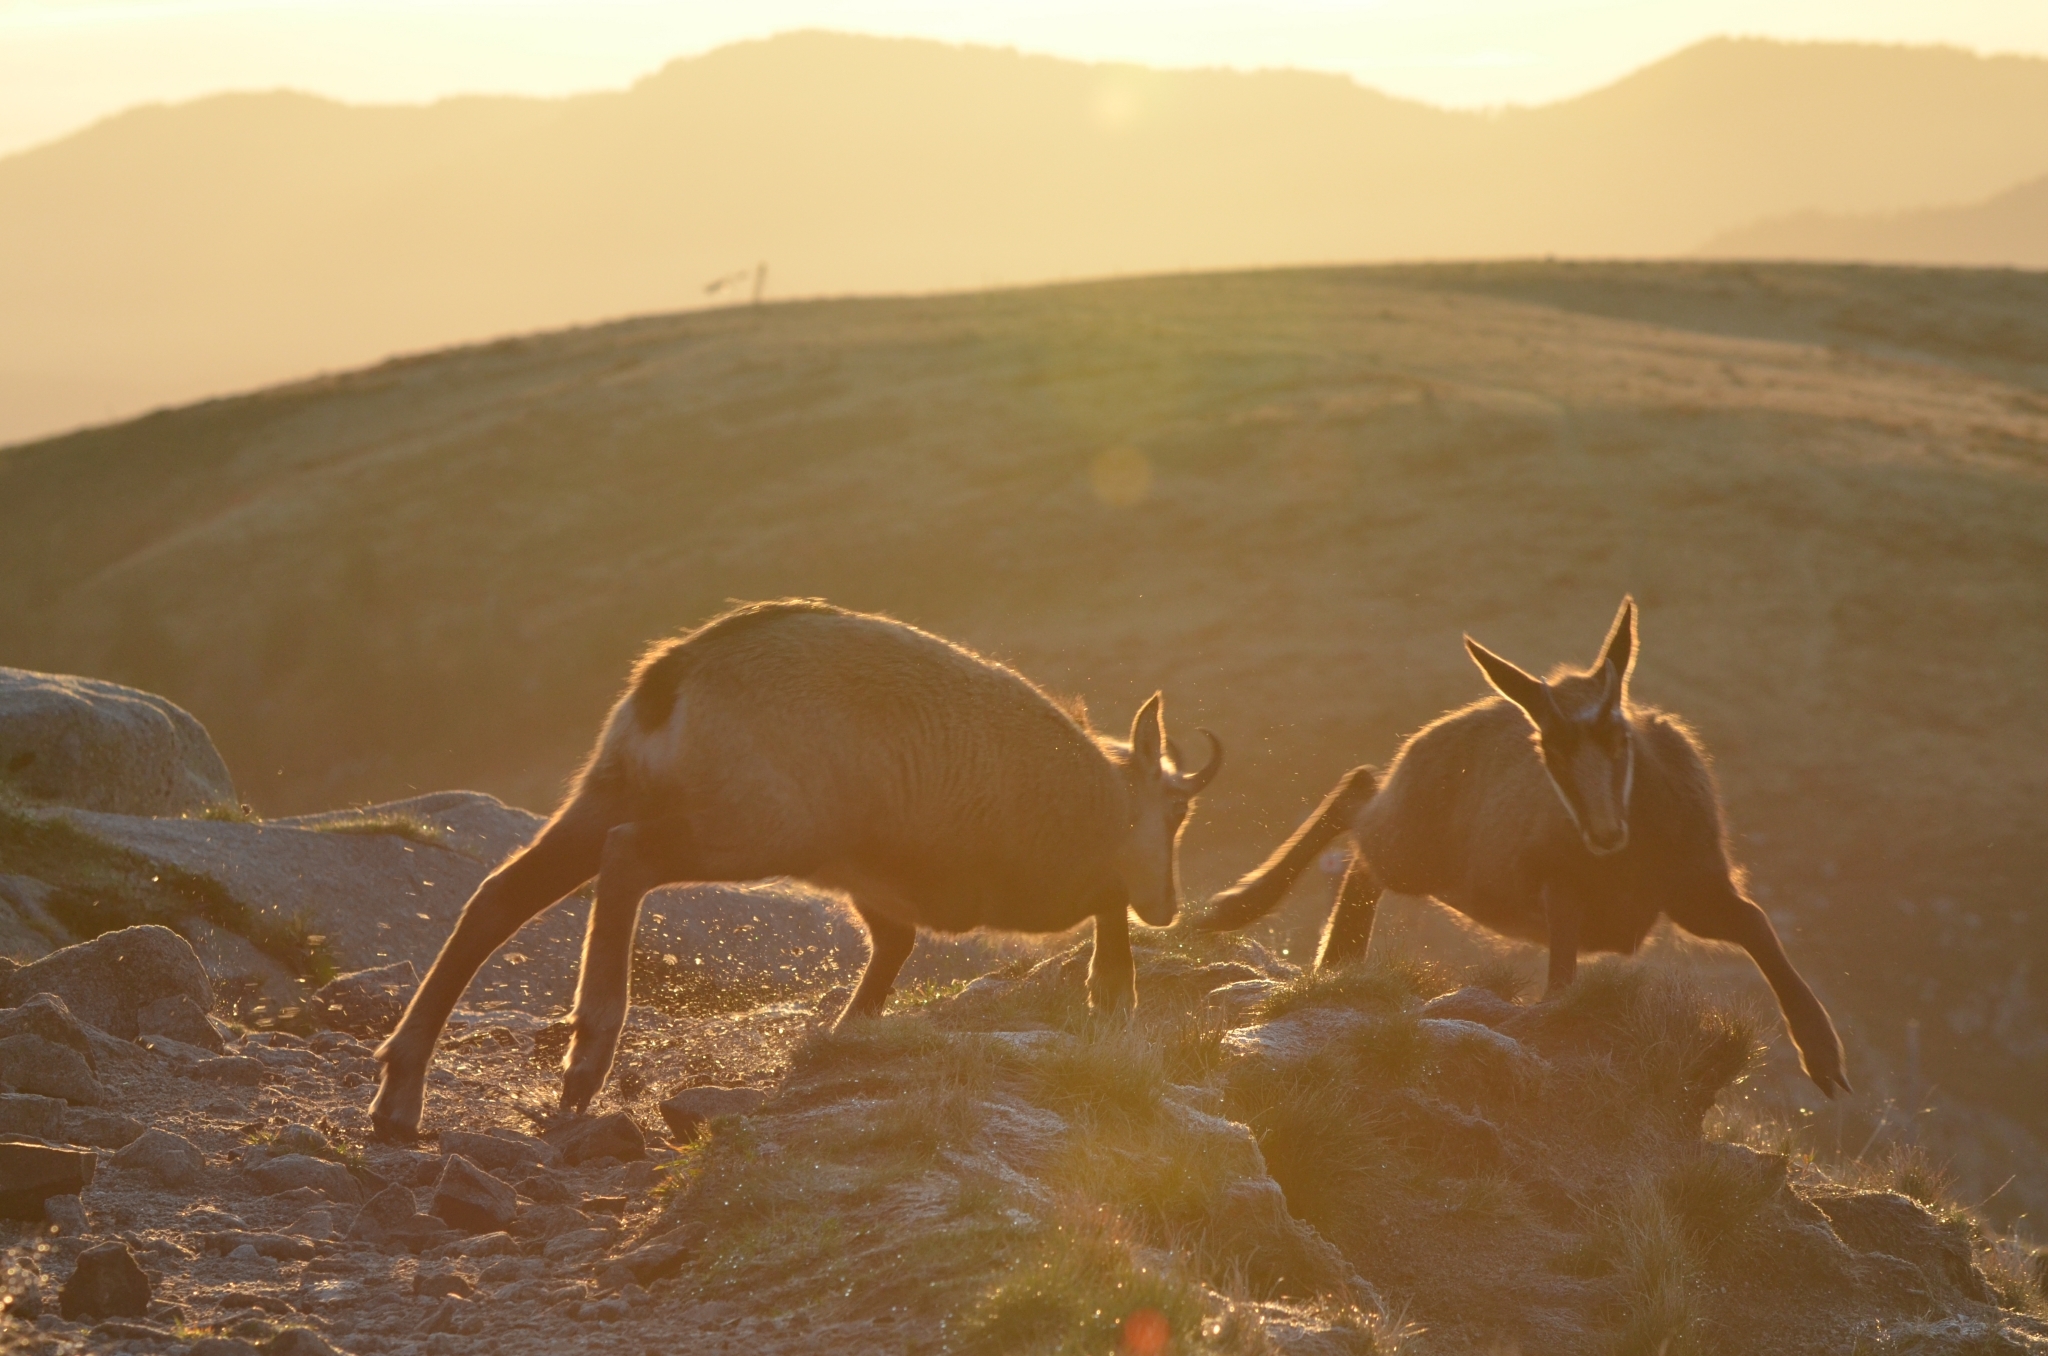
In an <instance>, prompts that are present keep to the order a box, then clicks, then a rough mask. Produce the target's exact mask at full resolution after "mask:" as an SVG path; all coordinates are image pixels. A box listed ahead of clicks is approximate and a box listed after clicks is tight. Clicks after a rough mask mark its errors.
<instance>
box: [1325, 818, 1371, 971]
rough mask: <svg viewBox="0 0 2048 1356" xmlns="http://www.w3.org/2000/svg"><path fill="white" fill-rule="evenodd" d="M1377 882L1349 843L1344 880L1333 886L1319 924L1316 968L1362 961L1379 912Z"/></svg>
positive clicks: (1327, 968)
mask: <svg viewBox="0 0 2048 1356" xmlns="http://www.w3.org/2000/svg"><path fill="white" fill-rule="evenodd" d="M1381 888H1382V887H1381V885H1380V881H1379V877H1377V876H1375V875H1373V873H1372V868H1371V867H1370V866H1367V865H1366V863H1365V858H1364V856H1363V855H1362V854H1360V852H1359V851H1358V847H1357V845H1356V844H1353V845H1352V849H1351V859H1350V861H1348V862H1346V863H1345V865H1344V879H1343V881H1342V882H1340V883H1339V884H1338V886H1337V903H1336V905H1335V906H1334V907H1333V908H1331V910H1330V919H1329V921H1328V922H1327V923H1325V924H1323V940H1322V944H1321V945H1320V946H1318V947H1317V948H1316V969H1318V970H1330V969H1335V968H1336V967H1337V966H1339V965H1347V964H1349V963H1350V962H1352V961H1355V960H1364V959H1365V953H1366V951H1367V950H1368V949H1369V948H1370V947H1371V946H1372V924H1373V919H1374V917H1375V916H1376V915H1377V914H1378V913H1379V907H1380V891H1381Z"/></svg>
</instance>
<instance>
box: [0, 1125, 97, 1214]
mask: <svg viewBox="0 0 2048 1356" xmlns="http://www.w3.org/2000/svg"><path fill="white" fill-rule="evenodd" d="M98 1161H99V1160H98V1159H97V1158H96V1157H95V1156H94V1154H93V1153H92V1151H91V1150H89V1149H73V1148H69V1147H66V1146H64V1145H59V1144H45V1143H42V1142H40V1141H30V1140H0V1218H4V1219H22V1220H41V1219H46V1218H48V1211H47V1208H46V1202H48V1201H49V1199H50V1198H51V1197H53V1196H76V1195H77V1194H78V1193H79V1192H81V1191H83V1190H85V1188H86V1187H87V1186H88V1185H90V1184H91V1182H92V1174H93V1169H94V1168H95V1167H96V1166H97V1165H98Z"/></svg>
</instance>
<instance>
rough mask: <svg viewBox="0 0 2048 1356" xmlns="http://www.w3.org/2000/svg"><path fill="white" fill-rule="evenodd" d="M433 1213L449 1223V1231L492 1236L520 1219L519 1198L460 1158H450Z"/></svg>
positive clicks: (499, 1182) (435, 1188) (458, 1155)
mask: <svg viewBox="0 0 2048 1356" xmlns="http://www.w3.org/2000/svg"><path fill="white" fill-rule="evenodd" d="M434 1213H435V1214H436V1215H439V1216H440V1217H441V1218H442V1219H444V1220H446V1221H448V1225H449V1227H450V1228H454V1229H461V1230H463V1231H464V1232H466V1233H472V1234H487V1233H493V1232H495V1231H497V1230H499V1229H503V1228H504V1227H505V1226H506V1225H508V1224H510V1223H511V1222H512V1221H513V1219H514V1218H515V1217H517V1215H518V1214H519V1197H518V1195H517V1193H515V1192H514V1191H513V1190H512V1188H511V1187H509V1186H507V1185H506V1184H505V1183H503V1182H501V1181H499V1180H498V1179H497V1178H495V1177H493V1176H491V1174H489V1173H487V1172H485V1171H484V1170H483V1169H482V1168H480V1167H478V1166H477V1165H476V1164H474V1163H472V1162H470V1161H469V1160H468V1159H466V1158H464V1157H463V1156H462V1155H461V1154H451V1155H450V1156H449V1158H448V1162H447V1165H446V1166H445V1167H443V1168H442V1169H441V1180H440V1181H439V1182H438V1183H436V1184H435V1186H434Z"/></svg>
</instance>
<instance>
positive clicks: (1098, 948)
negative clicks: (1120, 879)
mask: <svg viewBox="0 0 2048 1356" xmlns="http://www.w3.org/2000/svg"><path fill="white" fill-rule="evenodd" d="M1137 1006H1138V965H1137V962H1136V961H1134V960H1133V959H1132V958H1131V914H1130V910H1129V908H1128V907H1127V906H1126V905H1124V904H1123V902H1122V901H1121V900H1119V901H1118V903H1117V905H1116V907H1115V908H1113V909H1104V910H1103V911H1102V912H1101V913H1098V914H1096V915H1095V949H1094V951H1093V952H1092V953H1091V954H1090V955H1089V957H1088V1007H1089V1009H1090V1011H1093V1012H1108V1013H1114V1012H1130V1011H1132V1010H1133V1009H1135V1008H1136V1007H1137Z"/></svg>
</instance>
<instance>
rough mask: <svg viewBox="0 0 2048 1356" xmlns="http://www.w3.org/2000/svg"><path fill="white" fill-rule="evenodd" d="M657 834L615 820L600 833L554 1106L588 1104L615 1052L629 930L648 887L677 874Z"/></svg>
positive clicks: (576, 1109) (625, 991)
mask: <svg viewBox="0 0 2048 1356" xmlns="http://www.w3.org/2000/svg"><path fill="white" fill-rule="evenodd" d="M661 837H662V835H661V832H660V831H659V830H658V829H656V828H655V827H654V826H651V825H647V824H621V825H620V826H619V827H617V828H615V829H613V830H612V831H611V832H610V833H609V834H607V835H606V836H605V841H604V864H603V865H602V867H600V868H599V870H598V873H597V902H596V903H594V904H592V905H591V906H590V925H589V927H588V928H586V929H585V931H584V935H583V967H582V971H581V973H580V974H578V976H577V979H576V1010H575V1012H574V1014H573V1015H572V1016H571V1018H570V1032H569V1050H568V1053H567V1054H565V1055H564V1056H563V1057H562V1110H563V1111H565V1112H569V1113H571V1114H574V1115H581V1114H583V1112H584V1111H585V1110H587V1109H588V1108H589V1106H590V1103H591V1099H593V1098H595V1097H596V1096H597V1093H598V1089H600V1088H602V1087H603V1086H604V1080H605V1077H606V1075H608V1074H610V1073H611V1071H612V1060H613V1058H614V1057H615V1056H616V1055H617V1054H618V1050H619V1035H620V1033H621V1032H623V1031H624V1030H625V1027H626V1009H627V1006H628V1004H629V1003H630V1001H631V992H630V989H631V985H632V965H633V934H634V933H635V931H637V930H638V927H639V922H640V901H641V899H642V898H644V897H645V896H646V894H647V892H648V891H649V890H652V889H653V888H654V887H655V886H657V885H665V884H667V883H668V882H669V881H672V880H676V879H679V877H678V876H677V875H676V874H675V873H674V872H673V871H672V870H670V869H666V868H667V867H668V866H670V865H672V862H671V861H669V860H667V859H672V858H673V857H674V856H675V852H674V849H673V845H670V844H664V843H663V842H662V841H661ZM664 848H666V849H668V850H667V851H664Z"/></svg>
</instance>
